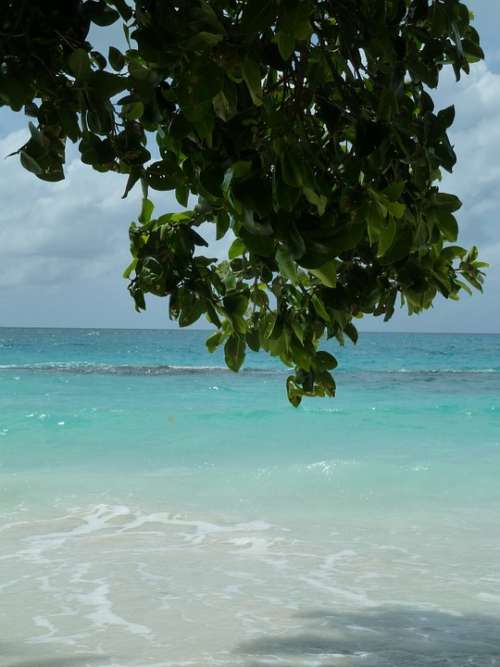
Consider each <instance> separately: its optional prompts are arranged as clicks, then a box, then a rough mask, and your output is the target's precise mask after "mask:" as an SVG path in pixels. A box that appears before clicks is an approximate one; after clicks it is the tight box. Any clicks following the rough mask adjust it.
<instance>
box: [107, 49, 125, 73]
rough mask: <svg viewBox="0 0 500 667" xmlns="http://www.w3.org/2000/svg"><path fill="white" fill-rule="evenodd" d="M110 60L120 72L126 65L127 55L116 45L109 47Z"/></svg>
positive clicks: (113, 66) (116, 70)
mask: <svg viewBox="0 0 500 667" xmlns="http://www.w3.org/2000/svg"><path fill="white" fill-rule="evenodd" d="M108 60H109V64H110V65H111V67H112V68H113V69H114V70H115V72H120V71H121V70H122V69H123V68H124V67H125V56H124V55H123V53H122V52H121V51H119V50H118V49H117V48H115V47H114V46H110V47H109V51H108Z"/></svg>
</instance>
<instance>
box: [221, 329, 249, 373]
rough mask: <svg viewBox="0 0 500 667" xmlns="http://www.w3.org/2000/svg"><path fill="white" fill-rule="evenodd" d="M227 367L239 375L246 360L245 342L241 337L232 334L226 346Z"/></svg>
mask: <svg viewBox="0 0 500 667" xmlns="http://www.w3.org/2000/svg"><path fill="white" fill-rule="evenodd" d="M224 358H225V360H226V365H227V366H228V368H230V369H231V370H232V371H234V372H235V373H237V372H238V371H239V370H240V368H241V366H242V365H243V362H244V360H245V341H244V339H243V338H242V337H241V336H238V335H236V334H232V335H231V336H230V337H229V338H228V340H227V341H226V344H225V345H224Z"/></svg>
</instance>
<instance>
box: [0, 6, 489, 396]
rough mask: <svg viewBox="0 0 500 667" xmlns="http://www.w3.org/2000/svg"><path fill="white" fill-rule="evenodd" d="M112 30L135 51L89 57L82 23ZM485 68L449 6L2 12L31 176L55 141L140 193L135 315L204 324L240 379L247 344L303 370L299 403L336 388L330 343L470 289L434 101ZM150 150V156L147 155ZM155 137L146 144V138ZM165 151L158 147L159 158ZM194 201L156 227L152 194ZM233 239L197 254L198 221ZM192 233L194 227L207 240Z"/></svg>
mask: <svg viewBox="0 0 500 667" xmlns="http://www.w3.org/2000/svg"><path fill="white" fill-rule="evenodd" d="M118 22H121V24H122V26H123V30H124V33H125V37H126V40H127V43H128V48H127V49H126V50H125V51H123V52H122V51H120V50H119V49H117V48H115V47H111V48H110V49H109V51H108V52H107V53H106V54H104V53H99V52H98V51H96V50H95V49H94V48H93V46H92V44H91V43H90V42H89V41H88V33H89V28H90V26H91V25H92V24H95V25H97V26H101V27H106V26H109V25H112V24H114V23H118ZM482 57H483V53H482V51H481V48H480V46H479V37H478V35H477V32H476V31H475V29H474V28H473V27H472V25H471V22H470V13H469V11H468V9H467V7H466V6H465V5H464V4H463V3H462V2H460V1H459V0H433V1H432V2H429V1H428V0H342V1H339V0H178V1H172V2H165V1H164V0H135V2H133V1H132V0H130V1H126V0H65V1H64V2H63V1H62V0H57V1H56V0H50V1H48V2H47V1H44V2H42V1H41V0H30V2H29V3H27V2H25V1H24V0H7V1H6V2H4V3H2V7H1V9H0V104H2V105H7V106H9V107H10V108H11V109H13V110H15V111H20V110H24V112H25V113H26V114H27V115H28V116H30V117H31V118H32V119H33V122H32V123H31V124H30V129H31V137H30V139H29V141H28V142H27V143H26V144H25V145H24V146H23V147H21V148H20V150H19V155H20V159H21V162H22V164H23V166H24V167H25V168H26V169H28V170H29V171H31V172H33V173H34V174H35V175H36V176H37V177H39V178H42V179H44V180H49V181H54V180H60V179H62V178H64V156H65V147H66V144H67V141H68V140H70V141H72V142H75V143H78V146H79V150H80V154H81V159H82V161H83V162H85V163H86V164H89V165H91V166H92V167H93V168H94V169H96V170H98V171H102V172H104V171H115V172H118V173H122V174H124V175H125V177H126V185H125V192H124V196H126V195H127V194H128V192H129V191H130V190H131V189H132V188H133V187H134V186H135V185H136V184H137V183H139V182H140V183H141V184H142V188H143V192H144V199H143V204H142V210H141V212H140V215H139V218H138V222H137V223H133V224H132V225H131V228H130V240H131V253H132V262H131V264H130V266H129V267H128V268H127V270H126V272H125V277H126V278H127V279H129V290H130V293H131V295H132V297H133V299H134V301H135V305H136V308H137V309H139V310H142V309H144V308H145V307H146V301H145V295H147V294H154V295H157V296H168V297H169V298H170V301H169V310H170V317H171V318H173V319H175V320H177V321H178V322H179V324H180V325H181V326H188V325H190V324H193V323H194V322H196V321H197V320H198V319H199V318H200V317H201V316H205V317H206V318H207V319H208V320H209V321H210V322H211V323H212V324H213V325H214V326H215V328H216V332H215V333H214V334H213V335H212V336H211V337H210V338H209V340H208V341H207V345H208V348H209V349H210V350H213V349H215V348H216V347H218V346H219V345H223V346H224V352H225V358H226V362H227V364H228V366H229V367H230V368H232V369H233V370H235V371H236V370H238V369H239V368H240V367H241V365H242V364H243V362H244V358H245V351H246V349H247V348H250V349H252V350H259V349H263V350H265V351H266V352H268V353H269V354H271V355H274V356H277V357H279V358H280V359H281V360H282V362H283V363H284V364H285V365H286V366H288V367H290V368H292V369H293V371H292V374H291V375H290V376H289V378H288V380H287V391H288V397H289V399H290V401H291V402H292V403H293V404H294V405H298V404H299V403H300V401H301V399H302V397H303V396H317V395H319V396H323V395H329V396H333V395H334V394H335V382H334V379H333V377H332V374H331V371H332V370H333V369H334V368H335V366H336V360H335V359H334V357H333V356H332V355H330V354H329V353H327V352H324V351H321V350H320V349H319V346H320V343H321V340H322V339H323V338H324V337H325V336H327V337H335V338H336V339H337V340H338V341H339V342H340V343H341V344H343V342H344V340H345V337H347V338H349V339H351V340H353V341H354V342H355V341H356V339H357V332H356V327H355V321H356V319H357V318H360V317H362V316H363V315H364V314H368V313H369V314H373V315H376V316H381V317H383V318H384V319H385V320H388V319H389V318H390V317H391V316H392V314H393V312H394V309H395V306H396V302H397V299H398V298H399V300H400V302H401V304H406V306H407V308H408V311H409V313H410V314H412V313H418V312H420V311H422V310H424V309H426V308H429V307H430V306H431V305H432V303H433V301H434V299H435V297H436V296H437V295H438V294H442V295H443V296H444V297H446V298H452V299H456V298H457V297H458V295H459V293H460V291H461V290H467V291H468V290H469V289H470V288H469V285H470V286H472V287H474V288H477V289H481V285H482V281H483V273H482V271H481V269H482V268H484V266H485V265H484V263H482V262H480V261H479V260H478V258H477V251H476V249H475V248H473V249H472V250H471V251H467V250H465V249H464V248H462V247H460V246H457V245H454V244H455V243H456V240H457V236H458V225H457V220H456V217H455V213H456V211H457V210H458V209H459V208H460V206H461V204H460V201H459V200H458V198H457V197H455V196H454V195H452V194H447V193H444V192H441V191H440V188H439V182H440V179H441V175H442V171H443V170H446V171H451V170H452V169H453V166H454V164H455V161H456V157H455V153H454V150H453V147H452V145H451V143H450V141H449V138H448V135H447V131H448V129H449V127H450V126H451V124H452V123H453V119H454V109H453V107H449V108H447V109H443V110H440V111H438V112H436V110H435V108H434V103H433V100H432V97H431V94H430V91H431V89H433V88H435V87H436V86H437V85H438V82H439V75H440V72H441V70H442V69H443V67H445V66H451V67H452V68H453V69H454V72H455V75H456V78H457V79H459V78H460V76H461V73H462V72H465V73H468V71H469V66H470V63H473V62H475V61H477V60H479V59H480V58H482ZM148 141H149V144H148ZM151 141H155V142H156V147H155V148H154V149H153V148H152V147H151V145H150V144H151ZM153 155H155V157H153ZM155 190H157V191H173V192H175V196H176V198H177V200H178V202H179V203H180V204H181V205H182V206H184V207H186V206H187V205H188V201H189V198H190V196H194V197H196V198H197V205H196V207H195V208H194V209H193V210H191V211H185V212H183V213H180V214H179V213H174V214H172V213H167V214H163V215H160V216H159V217H154V215H153V214H154V206H153V202H152V200H151V199H150V198H149V197H150V194H149V193H150V192H151V191H155ZM204 223H208V224H212V225H214V226H215V229H216V235H217V238H218V239H221V238H223V237H227V238H228V239H230V243H231V244H230V247H229V250H228V255H227V258H226V259H224V260H222V261H221V260H217V259H216V258H212V257H207V256H205V255H204V254H202V248H203V246H206V245H207V243H206V241H205V240H204V238H203V236H202V235H201V234H200V231H201V230H199V228H200V225H202V224H204ZM197 230H198V231H197Z"/></svg>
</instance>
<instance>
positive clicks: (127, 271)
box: [123, 257, 137, 278]
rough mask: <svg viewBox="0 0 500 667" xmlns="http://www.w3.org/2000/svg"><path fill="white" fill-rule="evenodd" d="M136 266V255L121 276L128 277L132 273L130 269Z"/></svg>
mask: <svg viewBox="0 0 500 667" xmlns="http://www.w3.org/2000/svg"><path fill="white" fill-rule="evenodd" d="M136 266H137V257H134V259H133V260H132V261H131V262H130V264H129V265H128V266H127V268H126V269H125V271H124V272H123V277H124V278H130V274H131V273H132V271H133V270H134V269H135V267H136Z"/></svg>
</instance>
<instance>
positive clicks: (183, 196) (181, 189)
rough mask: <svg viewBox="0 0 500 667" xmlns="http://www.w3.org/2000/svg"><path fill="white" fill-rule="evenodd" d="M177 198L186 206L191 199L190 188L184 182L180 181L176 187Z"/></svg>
mask: <svg viewBox="0 0 500 667" xmlns="http://www.w3.org/2000/svg"><path fill="white" fill-rule="evenodd" d="M175 198H176V199H177V201H178V202H179V204H180V205H181V206H184V207H186V206H187V205H188V201H189V188H188V186H187V185H184V183H179V185H178V186H177V187H176V188H175Z"/></svg>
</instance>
